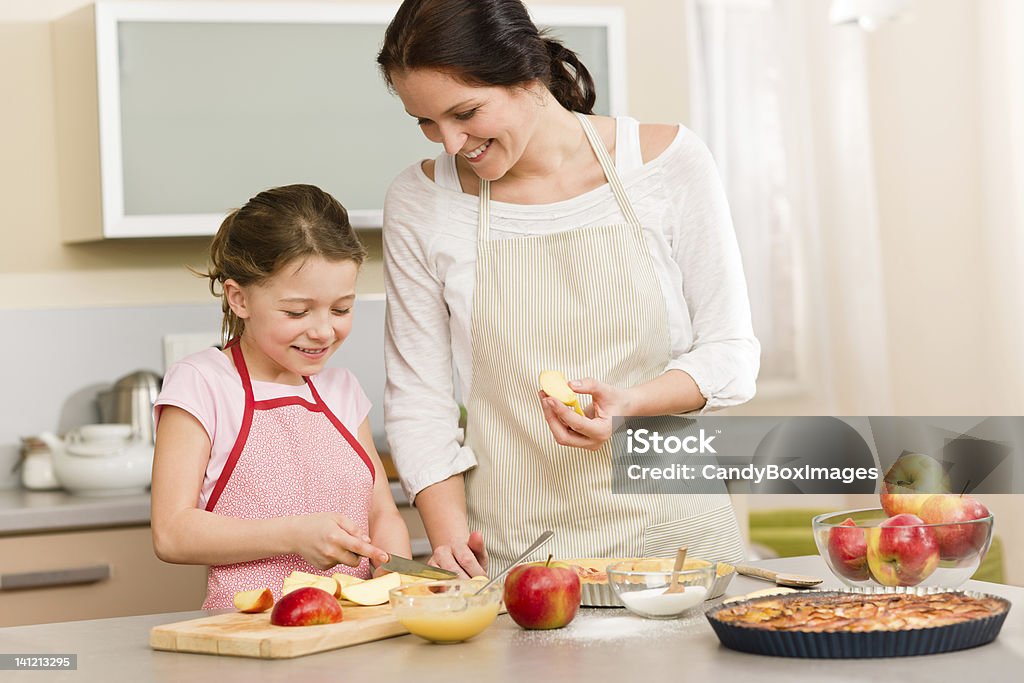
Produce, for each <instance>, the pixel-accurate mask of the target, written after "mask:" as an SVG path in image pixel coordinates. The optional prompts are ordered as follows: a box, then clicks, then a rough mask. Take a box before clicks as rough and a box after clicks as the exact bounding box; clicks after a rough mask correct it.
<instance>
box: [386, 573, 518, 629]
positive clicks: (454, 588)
mask: <svg viewBox="0 0 1024 683" xmlns="http://www.w3.org/2000/svg"><path fill="white" fill-rule="evenodd" d="M486 582H487V579H486V578H478V579H449V580H447V581H430V582H428V583H413V584H409V585H407V586H401V587H399V588H392V589H391V592H390V593H389V598H390V601H391V612H392V614H394V615H395V618H396V619H398V621H400V622H401V623H402V626H405V628H407V629H409V632H410V633H413V634H415V635H417V636H419V637H421V638H424V639H426V640H429V641H431V642H434V643H459V642H462V641H463V640H469V639H470V638H472V637H473V636H475V635H477V634H479V633H481V632H482V631H483V630H484V629H486V628H487V627H488V626H490V625H491V624H492V623H493V622H494V620H495V618H496V617H497V616H498V610H499V608H500V607H501V595H502V585H501V584H500V583H495V584H493V585H491V586H488V587H487V590H485V591H483V592H482V593H481V592H478V591H479V590H480V588H481V587H482V586H483V585H484V584H485V583H486Z"/></svg>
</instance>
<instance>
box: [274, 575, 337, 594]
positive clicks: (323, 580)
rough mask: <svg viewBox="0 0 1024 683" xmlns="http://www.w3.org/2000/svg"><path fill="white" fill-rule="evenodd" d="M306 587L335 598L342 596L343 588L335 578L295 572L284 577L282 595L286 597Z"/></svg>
mask: <svg viewBox="0 0 1024 683" xmlns="http://www.w3.org/2000/svg"><path fill="white" fill-rule="evenodd" d="M306 587H313V588H319V589H320V590H322V591H325V592H327V593H330V594H331V595H332V596H334V597H338V596H339V595H340V594H341V586H340V585H339V584H338V582H337V581H336V580H335V579H334V577H331V576H320V575H319V574H309V573H307V572H299V571H294V572H292V573H291V574H289V575H288V576H286V577H284V582H283V583H282V584H281V595H282V596H285V595H288V594H289V593H291V592H292V591H294V590H297V589H299V588H306Z"/></svg>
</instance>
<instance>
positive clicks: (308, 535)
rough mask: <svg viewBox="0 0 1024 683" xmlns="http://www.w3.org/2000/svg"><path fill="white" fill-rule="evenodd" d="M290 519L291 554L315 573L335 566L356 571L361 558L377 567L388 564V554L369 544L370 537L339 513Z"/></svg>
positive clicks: (317, 514)
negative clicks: (315, 570) (342, 565)
mask: <svg viewBox="0 0 1024 683" xmlns="http://www.w3.org/2000/svg"><path fill="white" fill-rule="evenodd" d="M292 519H293V520H294V524H293V525H291V526H292V528H293V532H294V533H293V536H292V538H293V540H294V546H295V552H296V553H298V554H299V555H302V557H303V558H304V559H305V560H306V562H309V563H310V564H311V565H313V566H314V567H316V568H317V569H321V570H324V569H330V568H331V567H333V566H334V565H336V564H344V565H348V566H349V567H358V566H359V562H360V561H361V560H362V558H363V557H368V558H370V561H371V562H373V563H374V564H377V565H380V564H384V563H385V562H387V561H388V554H387V553H386V552H384V551H383V550H381V549H380V548H378V547H376V546H375V545H373V544H371V543H370V537H369V536H367V535H366V534H364V533H363V532H362V531H361V530H360V529H359V527H358V526H356V524H355V523H354V522H353V521H352V520H351V519H349V518H348V517H346V516H345V515H343V514H341V513H340V512H318V513H315V514H311V515H297V516H295V517H293V518H292Z"/></svg>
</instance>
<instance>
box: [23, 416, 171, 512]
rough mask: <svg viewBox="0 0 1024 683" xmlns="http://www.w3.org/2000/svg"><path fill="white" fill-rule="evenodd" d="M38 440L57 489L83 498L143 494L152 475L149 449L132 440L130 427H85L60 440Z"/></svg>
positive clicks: (47, 435)
mask: <svg viewBox="0 0 1024 683" xmlns="http://www.w3.org/2000/svg"><path fill="white" fill-rule="evenodd" d="M39 438H40V439H41V440H42V441H43V442H44V443H45V444H46V445H47V447H49V449H50V452H51V453H53V468H54V472H55V473H56V475H57V480H58V481H59V482H60V484H61V486H63V487H64V488H65V489H67V490H68V491H70V492H72V493H77V494H79V495H83V496H117V495H132V494H141V493H145V491H146V487H148V486H149V484H150V481H151V480H152V474H153V445H152V444H151V443H148V442H146V441H143V440H141V439H138V438H136V437H135V435H134V433H133V431H132V426H131V425H123V424H94V425H85V426H83V427H80V428H79V429H77V430H75V431H74V432H71V433H69V434H68V435H67V436H66V437H65V438H64V439H60V438H58V437H57V436H56V435H54V434H52V433H50V432H43V433H42V434H40V435H39Z"/></svg>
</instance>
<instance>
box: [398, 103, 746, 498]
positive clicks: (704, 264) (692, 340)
mask: <svg viewBox="0 0 1024 683" xmlns="http://www.w3.org/2000/svg"><path fill="white" fill-rule="evenodd" d="M616 135H617V138H616V140H617V142H616V151H615V157H616V168H617V170H618V173H619V176H620V177H621V179H622V182H623V185H624V186H625V189H626V192H627V194H628V195H629V198H630V201H631V203H632V204H633V208H634V210H635V212H636V214H637V216H638V217H639V219H640V223H641V225H642V226H643V234H644V237H645V239H646V242H647V246H648V247H649V248H650V251H651V256H652V258H653V262H654V267H655V271H656V273H657V276H658V278H659V281H660V283H661V288H662V291H663V292H664V295H665V302H666V304H667V308H668V319H669V327H670V333H671V341H672V359H671V361H670V362H669V363H668V364H667V365H666V366H665V368H664V370H665V371H667V370H672V369H677V370H683V371H685V372H686V373H688V374H689V375H690V376H691V377H693V379H694V381H695V382H696V383H697V386H698V388H699V389H700V391H701V393H702V394H703V395H704V397H705V398H706V399H707V405H706V406H705V408H704V409H703V410H704V411H707V410H711V409H715V408H721V407H725V406H730V405H735V404H738V403H742V402H744V401H747V400H749V399H750V398H751V397H752V396H753V395H754V383H755V380H756V378H757V372H758V368H759V364H760V345H759V343H758V341H757V339H756V338H755V337H754V333H753V329H752V326H751V322H750V305H749V302H748V298H747V291H746V282H745V280H744V277H743V269H742V265H741V263H740V253H739V249H738V247H737V244H736V236H735V233H734V232H733V227H732V219H731V217H730V214H729V207H728V204H727V202H726V199H725V194H724V192H723V189H722V185H721V181H720V180H719V177H718V172H717V169H716V168H715V165H714V161H713V160H712V158H711V154H710V152H709V151H708V149H707V147H706V146H705V145H704V144H703V142H701V141H700V140H699V139H698V138H697V136H695V135H694V134H693V133H692V132H691V131H689V130H688V129H686V128H685V127H684V126H679V131H678V133H677V134H676V136H675V139H674V140H673V141H672V143H671V144H670V145H669V146H668V148H666V149H665V151H664V152H662V153H661V154H660V155H658V157H656V158H655V159H652V160H651V161H649V162H648V163H646V164H644V163H642V159H641V156H640V142H639V125H638V124H637V122H636V121H635V120H634V119H630V118H625V117H620V118H619V119H617V123H616ZM478 205H479V198H478V197H476V196H475V195H469V194H466V193H464V192H462V191H461V188H460V187H459V185H458V178H457V175H456V174H455V172H454V160H453V158H452V157H451V156H450V155H447V154H442V155H441V156H439V157H438V158H437V160H436V164H435V180H431V179H430V178H429V177H428V176H427V175H426V174H424V172H423V170H422V162H416V163H415V164H413V165H411V166H409V167H408V168H407V169H405V170H404V171H403V172H402V173H401V174H400V175H399V176H398V177H397V178H395V180H394V181H393V182H392V184H391V186H390V188H389V190H388V193H387V197H386V199H385V202H384V231H383V238H384V283H385V290H386V294H387V318H386V328H385V329H386V333H385V347H384V358H385V366H386V370H387V386H386V388H385V393H384V411H385V413H384V415H385V420H384V422H385V428H386V431H387V437H388V442H389V446H390V448H391V455H392V457H393V458H394V461H395V465H396V467H397V469H398V471H399V475H400V477H401V481H402V486H403V488H404V489H405V491H406V493H407V494H408V495H409V497H410V499H413V498H414V497H415V495H416V494H417V493H418V492H419V491H421V490H423V489H424V488H426V487H427V486H430V485H431V484H435V483H437V482H440V481H443V480H444V479H447V478H448V477H450V476H452V475H455V474H458V473H460V472H464V471H466V470H468V469H470V468H472V467H473V466H475V465H476V462H477V460H476V458H477V454H475V453H473V452H472V450H471V449H469V448H467V447H466V446H464V445H463V434H462V430H461V429H460V428H459V426H458V419H459V409H458V401H457V396H461V397H464V398H465V399H466V400H468V398H469V395H470V387H471V385H472V380H473V378H472V357H473V346H472V343H473V342H472V335H471V326H470V324H471V321H470V318H471V313H472V303H473V302H472V299H473V283H474V269H475V267H476V235H477V217H478ZM623 220H624V219H623V216H622V213H621V211H620V210H619V207H618V204H617V203H616V201H615V197H614V195H613V194H612V192H611V190H610V188H609V186H608V185H607V184H605V185H602V186H601V187H598V188H596V189H594V190H591V191H589V192H586V193H584V194H582V195H579V196H577V197H573V198H572V199H567V200H564V201H560V202H555V203H551V204H530V205H522V204H509V203H504V202H498V201H494V200H492V201H491V228H490V239H515V238H519V237H526V236H530V235H546V234H550V233H555V232H560V231H564V230H572V229H574V228H577V227H581V226H586V225H600V224H609V223H621V222H622V221H623ZM522 305H523V306H531V307H535V308H536V309H537V310H536V312H537V315H544V308H543V302H537V301H524V302H522ZM637 315H643V311H637ZM570 379H573V378H570ZM596 379H598V380H600V379H602V378H600V377H598V378H596ZM456 384H457V385H458V386H457V387H456ZM456 390H457V391H458V392H459V393H458V394H456ZM537 410H540V406H539V405H538V406H537Z"/></svg>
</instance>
